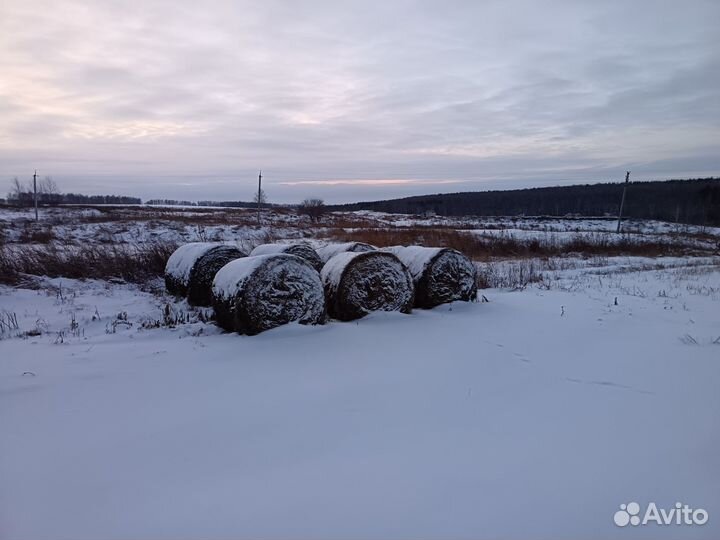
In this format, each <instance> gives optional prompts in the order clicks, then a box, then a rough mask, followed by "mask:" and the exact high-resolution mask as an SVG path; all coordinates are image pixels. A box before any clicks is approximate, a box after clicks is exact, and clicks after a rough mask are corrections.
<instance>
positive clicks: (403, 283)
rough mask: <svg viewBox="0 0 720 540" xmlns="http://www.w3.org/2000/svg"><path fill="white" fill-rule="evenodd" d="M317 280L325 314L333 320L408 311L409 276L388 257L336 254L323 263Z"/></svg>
mask: <svg viewBox="0 0 720 540" xmlns="http://www.w3.org/2000/svg"><path fill="white" fill-rule="evenodd" d="M320 277H322V281H323V286H324V287H325V298H326V300H327V309H328V313H329V314H330V316H331V317H333V318H335V319H339V320H341V321H351V320H354V319H359V318H360V317H363V316H365V315H367V314H368V313H370V312H371V311H401V312H403V313H410V311H411V309H412V305H413V282H412V276H411V275H410V273H409V272H408V271H407V268H405V265H403V263H402V262H400V259H398V258H397V257H396V256H395V255H393V254H392V253H387V252H383V251H366V252H360V253H354V252H350V251H346V252H343V253H338V254H337V255H335V256H334V257H333V258H332V259H330V260H329V261H328V262H327V263H325V266H323V269H322V272H321V273H320Z"/></svg>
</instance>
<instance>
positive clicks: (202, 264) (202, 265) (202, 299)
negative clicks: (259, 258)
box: [187, 244, 247, 306]
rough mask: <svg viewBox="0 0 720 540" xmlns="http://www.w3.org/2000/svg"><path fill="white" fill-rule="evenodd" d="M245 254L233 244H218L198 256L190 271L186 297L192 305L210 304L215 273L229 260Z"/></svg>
mask: <svg viewBox="0 0 720 540" xmlns="http://www.w3.org/2000/svg"><path fill="white" fill-rule="evenodd" d="M246 256H247V255H246V254H245V253H243V252H242V251H240V250H239V249H238V248H236V247H234V246H229V245H227V244H222V245H218V246H215V247H212V248H210V249H209V250H207V251H206V252H205V253H204V254H203V255H202V256H200V257H198V259H197V261H195V264H194V265H193V268H192V270H191V271H190V278H189V279H188V288H187V299H188V302H189V303H190V304H192V305H194V306H210V305H212V284H213V280H214V279H215V274H217V273H218V271H219V270H220V269H221V268H222V267H223V266H225V265H226V264H227V263H229V262H230V261H234V260H235V259H240V258H242V257H246Z"/></svg>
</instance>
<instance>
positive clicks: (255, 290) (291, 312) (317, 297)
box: [213, 253, 325, 335]
mask: <svg viewBox="0 0 720 540" xmlns="http://www.w3.org/2000/svg"><path fill="white" fill-rule="evenodd" d="M213 307H214V308H215V319H216V321H217V323H218V325H219V326H221V327H222V328H224V329H225V330H230V331H233V330H234V331H236V332H239V333H241V334H248V335H253V334H258V333H260V332H263V331H264V330H269V329H271V328H275V327H276V326H280V325H282V324H286V323H289V322H293V321H298V322H299V323H301V324H319V323H322V322H324V320H325V297H324V295H323V286H322V282H321V281H320V275H319V274H318V273H317V271H315V269H314V268H313V267H312V266H310V263H308V262H307V261H306V260H305V259H302V258H300V257H298V256H296V255H288V254H285V253H277V254H273V255H258V256H255V257H246V258H244V259H236V260H234V261H231V262H229V263H228V264H226V265H225V266H223V267H222V268H221V269H220V271H219V272H218V273H217V274H216V275H215V280H214V281H213Z"/></svg>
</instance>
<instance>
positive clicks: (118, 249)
mask: <svg viewBox="0 0 720 540" xmlns="http://www.w3.org/2000/svg"><path fill="white" fill-rule="evenodd" d="M176 248H177V245H176V244H174V243H146V244H138V245H133V246H123V245H116V246H113V245H83V246H79V247H75V246H73V247H72V248H68V247H62V246H56V245H54V244H49V245H44V246H28V245H17V246H10V245H5V246H0V283H6V284H14V283H17V282H18V281H21V279H22V277H23V276H24V275H28V274H30V275H37V276H48V277H67V278H73V279H88V278H91V279H112V278H116V279H122V280H125V281H131V282H136V283H144V282H146V281H148V280H150V279H153V278H156V277H159V276H162V275H163V273H164V271H165V264H166V263H167V260H168V258H169V257H170V255H171V254H172V252H173V251H175V249H176Z"/></svg>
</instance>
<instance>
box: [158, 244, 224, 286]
mask: <svg viewBox="0 0 720 540" xmlns="http://www.w3.org/2000/svg"><path fill="white" fill-rule="evenodd" d="M218 245H221V244H219V243H217V242H190V243H189V244H184V245H182V246H180V247H179V248H177V249H176V250H175V252H174V253H173V254H172V255H170V258H169V259H168V262H167V266H166V267H165V273H166V274H167V275H169V276H172V277H173V278H175V279H177V280H178V281H180V282H182V283H187V282H188V280H189V279H190V272H191V271H192V268H193V266H195V263H196V262H197V260H198V259H199V258H200V257H202V256H203V255H204V254H205V253H207V252H208V250H210V249H212V248H214V247H215V246H218Z"/></svg>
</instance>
